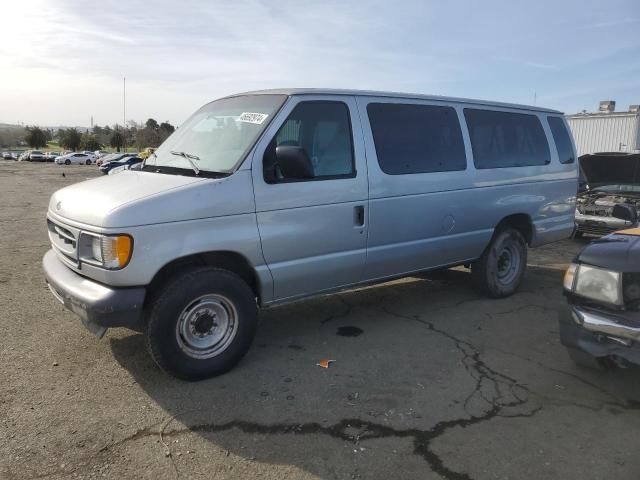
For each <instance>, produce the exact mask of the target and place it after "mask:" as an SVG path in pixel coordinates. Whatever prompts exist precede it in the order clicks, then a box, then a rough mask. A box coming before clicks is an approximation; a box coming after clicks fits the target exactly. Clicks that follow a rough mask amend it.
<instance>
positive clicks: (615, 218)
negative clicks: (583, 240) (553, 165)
mask: <svg viewBox="0 0 640 480" xmlns="http://www.w3.org/2000/svg"><path fill="white" fill-rule="evenodd" d="M579 161H580V177H581V178H580V182H579V191H578V197H577V202H576V233H575V236H576V237H580V236H582V235H583V234H590V235H606V234H608V233H611V232H614V231H616V230H621V229H624V228H632V227H636V226H638V211H639V209H640V153H617V152H613V153H595V154H592V155H583V156H582V157H580V159H579ZM620 205H624V206H628V207H630V208H624V209H622V210H620V207H619V206H620ZM621 212H624V213H626V216H621V215H620V213H621ZM616 213H617V214H616Z"/></svg>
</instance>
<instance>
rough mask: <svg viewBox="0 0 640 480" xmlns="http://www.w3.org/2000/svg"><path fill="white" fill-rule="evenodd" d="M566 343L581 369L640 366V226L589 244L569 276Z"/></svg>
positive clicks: (563, 319)
mask: <svg viewBox="0 0 640 480" xmlns="http://www.w3.org/2000/svg"><path fill="white" fill-rule="evenodd" d="M563 286H564V292H565V296H566V297H567V301H568V305H567V307H566V309H564V311H562V313H561V314H560V318H559V321H560V340H561V342H562V344H563V345H564V346H565V347H566V348H567V351H568V352H569V355H570V356H571V358H572V359H573V360H574V361H575V362H576V363H577V364H578V365H581V366H586V367H596V368H602V367H607V366H614V365H619V366H626V364H627V363H633V364H636V365H640V228H633V229H628V230H621V231H619V232H616V233H614V234H611V235H608V236H606V237H603V238H601V239H598V240H595V241H593V242H591V243H590V244H589V245H587V246H586V247H585V248H584V249H583V250H582V252H580V254H579V255H578V256H577V257H576V258H575V260H574V261H573V263H572V264H571V265H570V266H569V269H568V270H567V272H566V273H565V276H564V282H563Z"/></svg>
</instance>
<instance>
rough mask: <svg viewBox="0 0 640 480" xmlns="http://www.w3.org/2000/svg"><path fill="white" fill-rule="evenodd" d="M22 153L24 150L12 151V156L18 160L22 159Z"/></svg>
mask: <svg viewBox="0 0 640 480" xmlns="http://www.w3.org/2000/svg"><path fill="white" fill-rule="evenodd" d="M21 155H22V152H18V151H16V152H11V158H13V160H14V161H18V160H20V156H21Z"/></svg>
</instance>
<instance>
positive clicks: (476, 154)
mask: <svg viewBox="0 0 640 480" xmlns="http://www.w3.org/2000/svg"><path fill="white" fill-rule="evenodd" d="M464 117H465V119H466V120H467V126H468V127H469V136H470V138H471V148H472V150H473V163H474V164H475V166H476V168H481V169H482V168H506V167H526V166H533V165H546V164H548V163H550V162H551V154H550V153H549V144H548V143H547V138H546V136H545V134H544V130H543V128H542V124H541V123H540V120H539V119H538V117H537V116H536V115H529V114H524V113H511V112H500V111H494V110H478V109H473V108H465V109H464Z"/></svg>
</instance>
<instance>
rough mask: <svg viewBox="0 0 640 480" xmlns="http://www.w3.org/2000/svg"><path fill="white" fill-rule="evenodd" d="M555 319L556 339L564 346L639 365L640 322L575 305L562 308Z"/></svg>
mask: <svg viewBox="0 0 640 480" xmlns="http://www.w3.org/2000/svg"><path fill="white" fill-rule="evenodd" d="M559 320H560V341H561V342H562V344H563V345H565V346H566V347H570V348H575V349H578V350H582V351H583V352H586V353H588V354H589V355H591V356H593V357H608V356H612V355H615V356H618V357H620V358H624V359H625V360H627V361H628V362H631V363H634V364H637V365H640V322H638V321H636V320H633V319H629V318H624V317H618V316H614V315H611V314H608V313H604V312H596V311H592V310H588V309H585V308H582V307H579V306H576V305H567V306H566V307H564V308H563V309H562V311H561V312H560V316H559Z"/></svg>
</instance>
